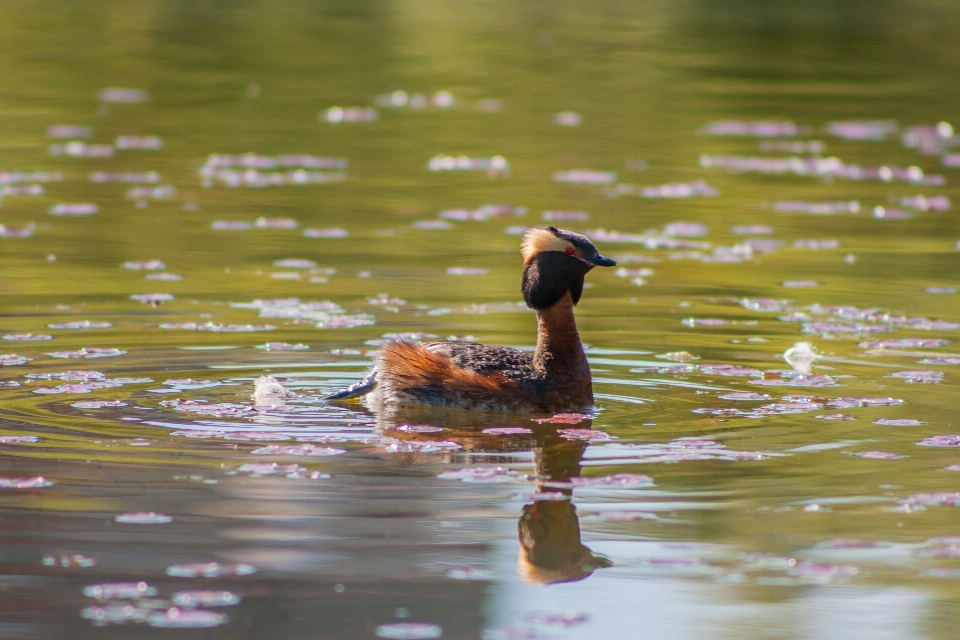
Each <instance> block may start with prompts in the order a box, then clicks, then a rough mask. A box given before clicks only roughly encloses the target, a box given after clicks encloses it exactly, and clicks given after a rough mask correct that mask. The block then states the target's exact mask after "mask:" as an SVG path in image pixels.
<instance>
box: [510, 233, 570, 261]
mask: <svg viewBox="0 0 960 640" xmlns="http://www.w3.org/2000/svg"><path fill="white" fill-rule="evenodd" d="M567 249H574V247H573V245H572V244H571V243H570V242H569V241H567V240H564V239H563V238H558V237H557V236H555V235H553V234H552V233H551V232H549V231H547V230H546V229H530V230H529V231H527V233H526V234H524V236H523V242H522V243H521V244H520V254H521V255H522V256H523V264H525V265H526V264H528V263H529V262H530V261H531V260H533V257H534V256H535V255H537V254H538V253H543V252H544V251H564V252H566V250H567ZM574 251H576V249H574Z"/></svg>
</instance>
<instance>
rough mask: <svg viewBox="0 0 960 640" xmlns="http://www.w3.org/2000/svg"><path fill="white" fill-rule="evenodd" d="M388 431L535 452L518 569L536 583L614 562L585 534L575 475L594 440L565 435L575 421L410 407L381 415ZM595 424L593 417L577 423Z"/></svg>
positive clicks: (572, 577) (578, 576) (572, 578)
mask: <svg viewBox="0 0 960 640" xmlns="http://www.w3.org/2000/svg"><path fill="white" fill-rule="evenodd" d="M377 423H378V427H379V429H380V431H381V433H383V434H384V435H389V436H391V437H394V438H398V439H403V440H407V441H411V440H436V439H438V438H442V439H443V440H446V441H451V442H456V443H457V444H459V445H460V446H462V447H463V448H464V449H465V450H468V451H470V452H471V453H480V452H486V453H498V452H502V453H505V452H517V451H532V452H533V458H534V465H535V470H536V476H537V480H536V489H535V492H534V499H533V501H532V502H531V503H530V504H527V505H524V507H523V510H522V512H521V514H520V519H519V521H518V523H517V534H518V537H519V541H520V554H519V558H518V560H517V573H518V574H519V576H520V578H521V579H523V580H524V581H526V582H529V583H533V584H544V585H546V584H555V583H561V582H576V581H579V580H583V579H584V578H587V577H589V576H590V575H592V574H593V572H594V571H596V570H597V569H602V568H605V567H610V566H612V564H613V563H612V562H610V560H608V559H607V558H605V557H603V556H600V555H596V554H594V553H593V552H592V551H591V550H590V549H589V548H588V547H586V546H585V545H584V544H583V543H582V542H581V539H580V519H579V517H578V516H577V508H576V506H574V504H573V501H572V498H573V486H574V482H573V480H574V479H576V478H579V477H580V466H581V460H582V458H583V453H584V451H585V450H586V448H587V446H588V444H587V443H586V442H583V441H580V440H568V439H565V438H563V437H561V435H560V433H559V432H558V428H563V427H570V426H573V425H563V424H537V423H535V422H532V421H531V420H530V415H529V414H517V415H510V414H505V413H495V414H486V413H483V412H477V411H462V410H453V409H449V410H446V409H433V408H416V409H411V410H410V411H408V412H402V413H399V412H393V413H391V414H378V415H377ZM404 424H417V425H430V426H435V427H443V431H442V434H440V433H411V432H408V431H403V430H400V429H398V427H400V426H402V425H404ZM505 425H511V426H512V425H523V426H525V427H527V428H529V429H531V431H532V433H530V434H522V435H511V436H492V435H486V434H484V433H483V430H484V429H486V428H489V427H502V426H505ZM575 426H576V428H578V429H590V428H591V427H592V420H589V419H587V420H584V421H583V422H580V423H579V424H577V425H575Z"/></svg>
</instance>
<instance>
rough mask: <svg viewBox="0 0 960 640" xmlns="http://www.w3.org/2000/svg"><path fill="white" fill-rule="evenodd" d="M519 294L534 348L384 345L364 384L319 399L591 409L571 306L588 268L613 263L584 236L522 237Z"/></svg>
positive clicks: (554, 232) (557, 232)
mask: <svg viewBox="0 0 960 640" xmlns="http://www.w3.org/2000/svg"><path fill="white" fill-rule="evenodd" d="M520 252H521V255H522V256H523V278H522V280H521V291H522V293H523V299H524V301H526V303H527V306H529V307H531V308H532V309H533V310H534V311H536V314H537V347H536V351H534V353H533V354H532V355H531V354H529V353H524V352H523V351H519V350H517V349H510V348H507V347H497V346H489V345H482V344H477V343H473V342H452V341H445V342H430V343H422V344H418V343H415V342H411V341H408V340H392V341H390V342H387V343H386V344H384V345H383V346H382V347H381V348H380V351H379V352H378V353H377V354H376V357H375V360H374V366H373V370H372V371H371V372H370V373H369V375H367V377H366V378H365V379H364V380H363V381H361V382H359V383H357V384H355V385H353V386H352V387H349V388H348V389H344V390H343V391H339V392H337V393H334V394H332V395H329V396H327V397H326V398H325V399H326V400H342V399H347V398H353V397H357V396H360V395H363V394H369V396H368V397H367V400H368V402H370V403H371V404H372V405H373V406H375V407H377V406H380V407H393V406H398V405H407V404H424V405H434V406H448V407H458V408H463V409H486V410H512V411H559V410H564V409H576V408H582V407H587V406H590V405H592V404H593V384H592V381H591V378H590V367H589V365H588V363H587V357H586V355H585V354H584V352H583V344H582V343H581V342H580V334H579V333H578V332H577V323H576V319H575V318H574V314H573V307H574V306H575V305H576V304H577V303H578V302H579V301H580V295H581V294H582V293H583V279H584V276H586V274H587V273H588V272H589V271H590V270H591V269H593V268H594V267H598V266H600V267H612V266H615V265H616V264H617V263H616V262H614V261H613V260H611V259H610V258H605V257H603V256H601V255H600V254H599V253H598V252H597V249H596V247H594V246H593V243H592V242H590V240H589V239H588V238H587V237H586V236H582V235H580V234H579V233H574V232H572V231H566V230H564V229H558V228H557V227H547V228H546V229H537V228H534V229H530V230H529V231H527V233H526V234H525V235H524V237H523V242H522V243H521V249H520Z"/></svg>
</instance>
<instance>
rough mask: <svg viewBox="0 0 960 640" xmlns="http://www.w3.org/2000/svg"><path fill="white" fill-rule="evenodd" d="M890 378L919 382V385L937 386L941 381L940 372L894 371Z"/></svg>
mask: <svg viewBox="0 0 960 640" xmlns="http://www.w3.org/2000/svg"><path fill="white" fill-rule="evenodd" d="M889 377H891V378H900V379H901V380H904V381H905V382H919V383H921V384H937V383H938V382H940V381H941V380H942V379H943V372H942V371H896V372H894V373H891V374H890V376H889Z"/></svg>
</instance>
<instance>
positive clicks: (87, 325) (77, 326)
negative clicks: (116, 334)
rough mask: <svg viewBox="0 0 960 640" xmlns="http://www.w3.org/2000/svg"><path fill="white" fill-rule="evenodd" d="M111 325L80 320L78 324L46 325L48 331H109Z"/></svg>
mask: <svg viewBox="0 0 960 640" xmlns="http://www.w3.org/2000/svg"><path fill="white" fill-rule="evenodd" d="M112 326H113V325H112V324H110V323H109V322H91V321H90V320H81V321H79V322H60V323H56V324H48V325H47V328H48V329H109V328H110V327H112Z"/></svg>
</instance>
